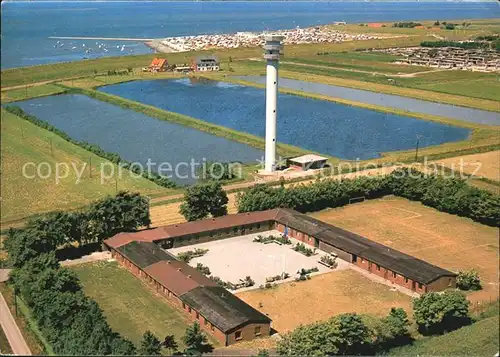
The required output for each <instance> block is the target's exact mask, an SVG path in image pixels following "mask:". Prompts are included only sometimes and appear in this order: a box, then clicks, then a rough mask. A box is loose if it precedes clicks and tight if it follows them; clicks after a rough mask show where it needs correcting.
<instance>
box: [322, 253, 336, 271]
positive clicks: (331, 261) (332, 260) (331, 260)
mask: <svg viewBox="0 0 500 357" xmlns="http://www.w3.org/2000/svg"><path fill="white" fill-rule="evenodd" d="M320 260H321V262H323V263H325V264H326V265H328V266H329V267H330V268H332V269H335V268H336V267H337V266H338V263H337V258H336V257H334V256H332V255H323V256H322V257H321V259H320Z"/></svg>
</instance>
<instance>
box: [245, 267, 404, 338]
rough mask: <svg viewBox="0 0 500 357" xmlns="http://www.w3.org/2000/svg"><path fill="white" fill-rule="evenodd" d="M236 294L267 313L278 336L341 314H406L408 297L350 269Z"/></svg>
mask: <svg viewBox="0 0 500 357" xmlns="http://www.w3.org/2000/svg"><path fill="white" fill-rule="evenodd" d="M237 295H238V297H239V298H241V299H242V300H244V301H245V302H247V303H248V304H250V305H252V306H253V307H255V308H256V309H258V310H259V311H261V312H263V313H266V314H268V315H269V317H270V318H271V319H272V320H273V328H274V329H276V330H277V331H278V332H280V333H282V332H285V331H290V330H293V329H295V328H296V327H298V326H299V325H301V324H310V323H312V322H315V321H320V320H326V319H328V318H330V317H332V316H335V315H338V314H341V313H346V312H357V313H360V314H373V315H377V316H382V315H387V314H388V313H389V311H390V310H391V307H403V308H404V309H405V310H406V311H409V309H410V306H411V298H410V297H409V296H407V295H404V294H402V293H400V292H398V291H391V290H390V288H389V287H388V286H386V285H382V284H378V283H376V282H373V281H372V280H370V279H368V278H366V277H365V276H363V275H361V274H360V273H358V272H355V271H353V270H350V269H348V270H341V271H334V272H331V273H327V274H321V275H317V276H313V277H312V278H311V280H307V281H303V282H292V283H284V284H279V285H278V286H277V287H275V288H272V289H256V290H250V291H246V292H242V293H238V294H237Z"/></svg>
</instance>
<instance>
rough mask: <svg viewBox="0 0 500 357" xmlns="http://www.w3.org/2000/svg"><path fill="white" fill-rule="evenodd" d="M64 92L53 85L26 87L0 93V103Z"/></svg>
mask: <svg viewBox="0 0 500 357" xmlns="http://www.w3.org/2000/svg"><path fill="white" fill-rule="evenodd" d="M62 92H64V89H63V88H61V87H59V86H57V85H54V84H44V85H40V86H26V87H25V88H18V89H12V90H9V91H2V103H9V102H14V101H17V100H23V99H27V98H37V97H44V96H47V95H54V94H59V93H62Z"/></svg>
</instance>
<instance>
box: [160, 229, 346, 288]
mask: <svg viewBox="0 0 500 357" xmlns="http://www.w3.org/2000/svg"><path fill="white" fill-rule="evenodd" d="M259 234H260V235H262V236H269V235H275V236H277V235H280V234H281V233H280V232H278V231H268V232H261V233H255V234H248V235H244V236H240V237H234V238H227V239H221V240H217V241H213V242H207V243H200V244H196V245H190V246H186V247H180V248H174V249H169V252H170V253H172V254H175V255H177V254H179V253H181V252H185V251H188V250H193V249H195V248H203V249H208V250H209V251H208V253H206V254H205V255H204V256H202V257H198V258H193V259H192V260H191V261H190V263H189V264H190V265H191V266H194V267H195V266H196V264H197V263H202V264H203V265H205V266H207V267H208V268H209V269H210V271H211V273H212V276H218V277H219V278H221V279H222V280H224V281H227V282H231V283H238V281H239V279H244V278H245V277H246V276H250V277H251V278H252V279H253V280H254V281H255V285H254V286H253V287H252V288H254V289H255V288H258V287H259V286H260V285H264V284H265V283H266V278H267V277H271V276H276V275H279V274H281V273H282V272H287V273H288V274H290V278H289V279H287V280H285V281H290V280H293V279H295V277H296V276H297V271H298V270H300V269H302V268H304V269H311V268H314V267H317V268H318V269H319V272H317V273H314V274H321V273H328V272H331V271H332V269H329V268H327V267H325V266H324V265H322V264H320V263H318V260H319V259H320V258H321V257H322V256H323V255H325V254H327V253H325V252H322V251H320V250H319V249H318V250H317V251H316V252H317V254H316V255H313V256H311V257H306V256H305V255H303V254H301V253H298V252H295V251H294V250H292V249H291V248H292V246H293V245H294V244H295V243H297V241H296V240H294V239H291V241H292V242H293V245H292V244H289V245H279V244H276V243H268V244H263V243H256V242H253V239H254V238H255V237H257V236H258V235H259ZM337 262H338V267H337V268H336V269H335V270H340V269H347V268H348V267H349V263H347V262H344V261H343V260H341V259H337ZM281 282H284V281H281ZM240 290H243V289H240ZM240 290H238V291H240Z"/></svg>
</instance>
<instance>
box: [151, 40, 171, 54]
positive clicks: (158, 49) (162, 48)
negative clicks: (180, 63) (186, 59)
mask: <svg viewBox="0 0 500 357" xmlns="http://www.w3.org/2000/svg"><path fill="white" fill-rule="evenodd" d="M143 44H144V45H145V46H146V47H148V48H150V49H152V50H153V51H154V53H176V52H179V51H176V50H175V49H173V48H171V47H169V46H167V45H164V44H163V43H161V42H160V41H159V40H152V41H146V42H143Z"/></svg>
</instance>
